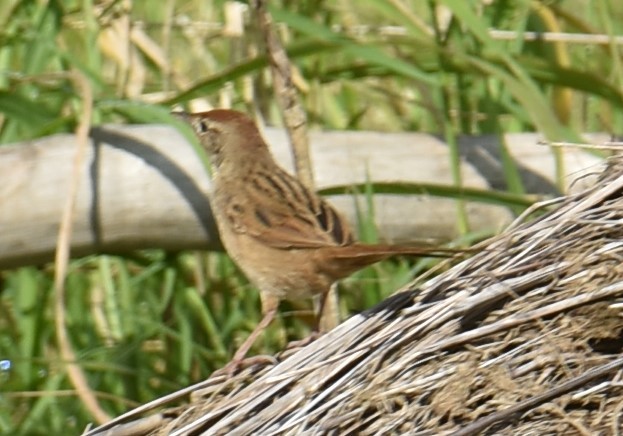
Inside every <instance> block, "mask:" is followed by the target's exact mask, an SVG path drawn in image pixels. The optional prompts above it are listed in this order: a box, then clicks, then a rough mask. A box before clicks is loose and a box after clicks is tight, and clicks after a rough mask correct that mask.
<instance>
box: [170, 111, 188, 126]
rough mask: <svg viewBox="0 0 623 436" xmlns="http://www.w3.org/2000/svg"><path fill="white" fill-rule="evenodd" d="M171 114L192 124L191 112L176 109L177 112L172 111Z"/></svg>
mask: <svg viewBox="0 0 623 436" xmlns="http://www.w3.org/2000/svg"><path fill="white" fill-rule="evenodd" d="M171 115H173V116H174V117H175V118H177V119H179V120H181V121H184V122H186V123H189V124H190V114H189V113H188V112H183V111H176V112H171Z"/></svg>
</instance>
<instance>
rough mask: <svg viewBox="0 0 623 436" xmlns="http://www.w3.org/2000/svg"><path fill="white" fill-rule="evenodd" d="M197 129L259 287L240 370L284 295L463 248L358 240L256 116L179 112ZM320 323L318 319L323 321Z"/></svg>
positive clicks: (218, 206)
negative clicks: (397, 258)
mask: <svg viewBox="0 0 623 436" xmlns="http://www.w3.org/2000/svg"><path fill="white" fill-rule="evenodd" d="M173 114H174V115H176V116H177V117H178V118H181V119H182V120H184V121H186V122H187V123H188V124H190V126H191V127H192V129H193V130H194V132H195V134H196V136H197V138H198V140H199V142H200V144H201V146H202V147H203V148H204V149H205V151H206V152H207V154H208V156H209V158H210V165H211V167H212V185H211V193H210V203H211V206H212V209H213V213H214V218H215V221H216V225H217V228H218V231H219V236H220V239H221V241H222V243H223V246H224V248H225V250H226V252H227V253H228V254H229V256H230V257H231V259H232V260H233V261H234V263H235V264H236V265H237V266H238V267H239V268H240V269H241V270H242V272H243V273H244V274H245V275H246V277H247V278H248V279H249V281H250V282H251V283H252V284H253V285H254V286H255V287H256V288H257V289H258V290H259V293H260V300H261V304H262V314H263V317H262V320H261V321H260V323H259V324H258V325H257V326H256V327H255V329H254V330H253V331H252V332H251V334H250V335H249V336H248V337H247V339H246V340H245V341H244V342H243V343H242V344H241V345H240V347H239V348H238V350H237V351H236V353H235V354H234V356H233V359H232V360H231V361H230V363H229V364H228V365H227V367H228V368H229V371H228V372H230V373H231V372H232V371H235V368H237V367H238V366H239V365H240V363H241V362H242V361H243V360H244V358H245V356H246V355H247V353H248V351H249V349H250V348H251V347H252V345H253V344H254V343H255V341H256V340H257V338H258V337H259V335H260V334H261V333H262V332H263V331H264V330H265V329H266V327H267V326H268V325H269V324H270V323H271V322H272V321H273V319H274V318H275V316H276V314H277V310H278V306H279V303H280V301H281V300H283V299H289V300H296V299H304V298H310V297H313V296H316V295H320V301H321V304H320V310H319V314H321V313H322V306H323V304H324V301H325V298H326V296H327V294H328V292H329V290H330V288H331V286H332V285H333V284H334V283H335V282H337V281H339V280H340V279H343V278H345V277H348V276H349V275H351V274H352V273H354V272H356V271H357V270H360V269H362V268H364V267H366V266H369V265H371V264H373V263H376V262H379V261H381V260H384V259H386V258H388V257H391V256H394V255H414V256H434V257H450V256H453V255H455V254H456V253H457V250H452V249H443V248H431V247H411V246H401V245H391V244H364V243H360V242H357V241H356V240H355V238H354V236H353V232H352V231H351V229H350V227H349V225H348V223H347V222H346V220H345V219H344V218H343V217H342V215H341V214H340V213H339V212H338V211H337V210H336V209H335V208H334V207H333V206H332V205H331V204H329V203H328V202H327V201H326V200H325V199H323V198H321V197H320V196H319V195H318V194H316V193H315V192H314V191H312V190H311V189H309V188H307V187H306V186H305V185H304V184H303V183H301V181H299V180H298V179H297V178H296V177H295V176H293V175H291V174H290V173H288V172H287V171H286V170H284V169H283V168H281V167H280V166H279V165H278V164H277V162H276V161H275V160H274V158H273V156H272V155H271V153H270V150H269V147H268V145H267V143H266V141H265V140H264V139H263V137H262V135H261V134H260V131H259V129H258V127H257V125H256V124H255V122H254V121H253V120H252V119H251V118H250V117H249V116H247V115H246V114H244V113H242V112H238V111H234V110H229V109H213V110H210V111H207V112H199V113H187V112H173ZM317 325H318V324H317Z"/></svg>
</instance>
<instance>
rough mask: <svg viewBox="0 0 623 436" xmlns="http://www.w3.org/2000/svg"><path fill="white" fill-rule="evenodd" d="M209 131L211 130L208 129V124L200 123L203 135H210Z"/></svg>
mask: <svg viewBox="0 0 623 436" xmlns="http://www.w3.org/2000/svg"><path fill="white" fill-rule="evenodd" d="M208 130H210V129H209V127H208V123H206V122H205V121H203V120H201V121H199V131H200V132H201V133H208Z"/></svg>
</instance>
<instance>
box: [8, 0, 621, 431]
mask: <svg viewBox="0 0 623 436" xmlns="http://www.w3.org/2000/svg"><path fill="white" fill-rule="evenodd" d="M271 3H272V5H273V9H272V13H273V17H274V19H275V21H276V22H278V23H279V30H280V33H281V36H282V38H283V40H284V41H285V43H286V45H287V47H288V50H289V54H290V56H291V58H292V60H293V62H294V63H295V64H296V67H297V70H296V84H297V87H298V88H299V90H300V92H301V95H302V97H303V101H304V105H305V108H306V110H307V112H308V114H309V119H310V123H311V125H312V127H322V128H326V129H367V130H384V131H410V130H417V131H429V132H435V133H440V134H441V135H443V137H444V139H445V140H446V142H447V143H448V144H449V145H450V147H456V140H455V138H456V136H457V135H458V134H482V133H493V134H501V133H503V132H521V131H541V132H543V133H544V134H545V136H546V137H547V138H549V139H552V140H575V139H579V138H580V134H581V133H582V132H586V131H606V132H611V133H612V134H620V133H621V132H620V130H621V125H622V124H621V115H622V111H621V109H622V108H623V94H622V93H621V89H623V88H622V86H621V85H622V84H623V80H622V79H623V69H622V63H621V60H622V57H621V48H620V47H621V46H620V41H619V44H617V43H616V40H615V38H614V37H615V36H616V35H622V34H623V31H622V30H623V29H622V27H623V24H622V23H623V4H621V2H618V1H616V0H604V1H599V2H593V1H590V0H560V1H529V0H520V1H505V0H489V1H485V0H482V1H477V0H468V1H465V0H454V1H453V0H428V1H425V2H422V1H416V0H411V1H408V0H368V1H366V2H360V1H353V0H350V1H349V0H342V1H296V2H295V1H288V0H282V1H278V2H271ZM240 20H241V21H240ZM492 30H495V31H496V32H493V31H492ZM504 31H506V33H504ZM531 32H565V33H566V34H570V36H573V35H574V34H584V40H583V42H581V43H577V42H569V41H564V40H563V41H559V42H550V41H546V40H544V39H543V38H537V39H536V40H531V35H532V33H531ZM600 36H603V37H604V40H603V41H602V42H599V41H600V39H599V37H600ZM259 40H260V38H259V37H258V35H257V30H256V29H255V26H254V25H253V22H252V19H251V17H250V14H249V11H248V8H247V7H246V5H245V4H244V3H236V2H225V1H202V0H186V1H185V0H164V1H161V2H148V1H146V0H134V1H131V0H101V1H95V0H83V1H77V0H48V1H46V0H39V1H35V0H4V1H2V2H0V143H11V142H17V141H22V140H25V139H31V138H36V137H39V136H43V135H47V134H51V133H55V132H71V131H73V129H75V127H76V122H77V121H76V120H77V119H78V117H79V115H80V113H82V112H83V111H84V104H85V101H84V99H83V98H82V94H81V91H80V90H79V89H77V88H76V81H75V80H74V78H75V75H76V74H79V75H82V76H84V77H86V78H87V83H88V86H89V87H90V89H91V91H92V92H93V95H94V102H93V119H92V122H93V123H94V124H99V123H105V122H106V123H110V122H115V123H121V122H128V123H155V122H166V121H168V112H169V111H170V109H171V107H172V106H174V105H181V106H183V107H186V108H190V109H203V108H206V107H207V106H208V105H212V106H232V107H235V108H238V109H240V110H243V111H247V112H259V113H261V114H263V115H264V116H265V117H266V118H267V119H268V120H270V121H271V122H273V123H275V124H279V122H280V116H279V112H278V109H277V107H276V104H275V100H274V98H273V95H272V88H271V81H270V76H269V74H268V72H267V69H266V68H265V65H266V58H265V57H264V55H263V54H262V53H263V48H262V47H261V46H260V45H258V41H259ZM502 144H503V143H502ZM503 147H504V145H502V148H503ZM502 151H503V152H504V151H505V150H502ZM452 159H453V161H452V168H453V169H454V178H455V181H456V183H457V185H458V184H460V177H459V171H458V153H457V152H456V150H454V153H453V154H452ZM504 164H505V170H506V171H505V173H506V179H507V186H508V191H509V192H511V193H515V194H521V193H523V187H522V185H521V181H520V180H519V178H518V177H517V172H516V169H515V168H514V166H513V162H512V159H510V158H509V159H506V160H505V162H504ZM514 210H516V209H514ZM361 215H362V219H361V220H360V221H361V225H360V233H361V235H362V237H363V238H364V239H367V240H370V241H372V240H374V239H375V237H376V235H375V232H374V225H373V218H372V216H373V215H372V214H371V213H370V210H369V209H366V208H365V207H364V208H363V209H362V213H361ZM457 226H459V228H461V229H462V230H463V231H464V232H468V231H469V223H468V222H467V221H466V220H462V222H458V223H457ZM0 231H1V229H0ZM424 267H425V265H422V264H418V265H412V264H408V263H406V262H405V261H397V262H392V263H385V264H383V265H382V266H377V267H374V268H371V269H368V270H366V271H363V272H361V273H360V274H358V275H357V276H355V277H354V278H352V279H349V280H347V281H346V284H345V285H344V286H343V294H344V296H345V298H344V299H343V302H342V304H343V307H342V309H343V311H344V315H346V314H347V313H350V312H356V311H359V310H362V309H364V308H366V307H369V306H370V305H372V304H374V303H375V302H377V301H378V300H379V299H381V298H383V297H384V296H386V295H388V293H390V292H391V291H392V290H394V289H395V288H396V287H397V286H398V285H399V284H400V283H404V282H405V281H407V280H408V279H409V278H411V277H412V276H413V274H414V273H415V272H417V271H419V270H421V268H424ZM53 274H54V271H53V267H52V266H50V265H46V266H31V267H25V268H20V269H18V270H12V271H3V272H0V432H1V433H7V434H9V433H10V434H50V433H52V434H66V433H67V432H70V433H73V432H75V433H78V432H80V431H81V430H82V429H83V428H84V426H85V425H86V423H88V422H89V421H91V420H92V417H91V416H90V414H89V413H88V411H87V409H86V408H85V407H84V406H83V404H82V403H81V402H80V401H79V400H78V398H77V396H76V386H74V385H73V384H72V383H71V382H70V381H69V379H68V378H67V374H66V371H65V366H64V365H63V362H62V361H61V360H60V359H59V352H58V347H57V343H56V339H55V338H56V336H55V329H56V327H55V324H54V317H55V313H54V311H53V308H52V304H51V301H52V298H53V296H52V289H53ZM349 291H351V292H349ZM353 291H356V292H353ZM353 295H356V297H354V296H353ZM65 315H66V318H67V319H66V323H65V326H64V327H62V328H65V329H66V330H67V332H68V334H69V338H70V341H71V344H72V346H73V347H74V349H75V350H76V352H77V357H78V363H79V364H80V366H81V367H82V368H83V369H84V371H85V372H86V374H87V377H88V385H89V387H90V389H92V390H93V391H94V392H95V393H96V396H97V398H98V400H99V402H100V405H101V407H102V408H103V409H104V410H105V411H106V412H108V413H109V414H111V415H116V414H119V413H121V412H123V411H125V410H127V409H128V408H129V407H132V406H135V405H138V404H140V403H143V402H146V401H148V400H150V399H153V398H155V397H157V396H160V395H163V394H165V393H168V392H171V391H173V390H176V389H178V388H180V387H183V386H186V385H188V384H190V383H192V382H193V381H197V380H200V379H202V378H203V377H205V376H207V375H208V374H209V373H210V372H211V371H212V370H214V369H215V368H218V367H220V366H222V364H223V363H225V362H226V361H227V359H228V357H229V356H230V353H231V352H232V351H233V350H235V346H236V344H238V343H240V341H241V340H242V339H244V338H245V337H246V335H247V334H248V332H249V331H250V330H251V329H252V328H253V327H254V325H255V324H256V323H257V321H258V320H259V316H260V315H259V298H258V296H257V294H256V293H255V291H254V290H252V289H251V288H250V287H249V285H248V283H247V282H246V280H245V279H244V277H242V276H241V275H240V274H238V273H237V271H236V269H235V267H234V265H233V264H232V263H231V262H230V261H229V260H228V259H227V257H226V256H223V255H219V254H205V253H177V254H172V253H163V252H155V251H149V252H141V253H132V254H128V256H127V257H116V256H105V255H101V256H92V257H88V258H83V259H76V260H74V261H73V262H72V263H71V265H70V271H69V275H68V279H67V297H66V314H65ZM310 319H311V313H310V310H309V306H308V305H298V304H297V305H295V304H284V310H283V311H282V316H281V319H280V321H279V322H277V323H276V325H275V326H273V327H271V329H270V331H269V334H267V335H265V337H264V338H263V339H262V340H261V341H259V343H258V344H257V346H256V349H255V350H254V351H255V352H256V353H272V352H274V351H275V350H277V349H280V348H281V347H283V346H284V344H285V343H286V342H287V341H288V340H289V339H297V338H301V337H303V336H304V335H305V334H306V332H308V329H309V321H310Z"/></svg>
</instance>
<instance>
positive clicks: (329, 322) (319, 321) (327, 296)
mask: <svg viewBox="0 0 623 436" xmlns="http://www.w3.org/2000/svg"><path fill="white" fill-rule="evenodd" d="M339 323H340V311H339V302H338V298H337V282H336V283H333V284H332V285H331V288H330V289H329V291H328V292H323V293H322V294H320V301H319V303H318V307H317V313H316V324H315V325H314V331H315V332H317V333H326V332H328V331H329V330H333V329H334V328H335V327H337V325H338V324H339Z"/></svg>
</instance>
